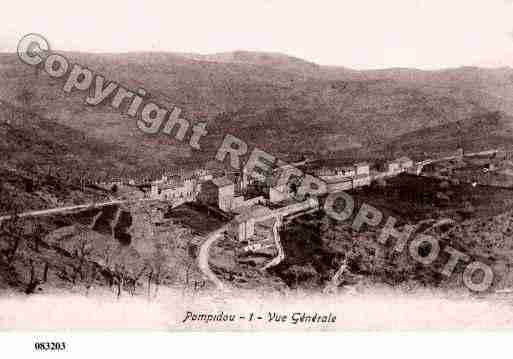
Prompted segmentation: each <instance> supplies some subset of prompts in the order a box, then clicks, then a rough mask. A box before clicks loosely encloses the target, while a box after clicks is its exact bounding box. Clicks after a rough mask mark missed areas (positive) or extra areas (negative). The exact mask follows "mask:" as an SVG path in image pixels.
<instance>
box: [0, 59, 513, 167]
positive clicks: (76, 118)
mask: <svg viewBox="0 0 513 359" xmlns="http://www.w3.org/2000/svg"><path fill="white" fill-rule="evenodd" d="M67 55H68V56H69V57H70V58H72V59H73V60H74V61H76V62H78V63H80V64H83V65H86V66H88V67H89V68H90V69H93V70H95V71H97V72H98V73H101V74H103V75H104V76H105V77H106V78H107V79H109V80H114V81H118V82H120V83H122V84H123V85H124V86H126V87H128V88H130V89H134V90H135V89H137V88H139V87H143V88H145V89H146V90H147V91H148V92H149V94H150V98H151V99H153V100H156V101H158V102H159V103H161V104H162V105H166V106H168V107H172V106H174V105H176V106H179V107H181V108H182V109H184V112H183V114H184V115H185V116H186V117H187V118H193V119H196V120H201V121H207V122H208V127H207V130H208V131H209V134H208V135H207V136H206V137H205V138H204V139H203V140H202V141H203V145H204V146H203V151H201V152H196V151H192V150H191V149H190V148H189V147H188V146H187V145H186V144H183V143H179V142H177V141H176V140H174V139H172V138H169V137H167V136H165V135H158V136H154V137H150V136H147V135H144V134H142V133H141V132H140V131H138V130H137V129H136V126H135V123H134V121H133V120H132V119H130V118H127V117H125V116H122V115H121V114H120V113H119V112H118V111H115V110H113V109H112V108H110V106H97V107H90V106H85V105H84V104H83V99H84V96H85V95H84V94H82V93H79V92H74V93H73V94H72V95H71V96H69V95H67V94H65V93H64V92H63V91H62V85H63V83H62V81H56V80H54V79H50V78H49V76H47V75H46V74H44V73H41V74H39V75H37V74H35V72H34V69H33V68H30V67H28V66H26V65H23V64H21V63H20V61H19V60H18V59H17V58H16V56H15V55H10V54H3V55H0V68H1V69H2V71H1V72H0V80H1V81H2V84H3V86H1V88H0V98H1V99H4V100H6V101H9V102H11V103H16V104H17V105H19V106H20V105H22V104H21V103H20V102H19V100H18V97H19V93H20V92H21V91H23V89H24V88H30V90H31V91H32V92H33V94H34V96H33V99H32V101H31V103H30V104H28V105H27V106H29V109H30V111H32V112H35V113H37V114H40V115H42V116H43V117H46V118H54V119H55V120H56V121H58V122H59V123H62V124H65V125H66V126H69V127H72V128H75V129H78V130H80V131H83V132H84V133H87V134H88V135H90V136H92V137H94V138H97V139H100V140H101V141H103V142H105V143H115V144H117V145H121V146H124V147H127V148H131V149H133V150H134V152H135V153H136V157H137V158H139V159H140V158H144V159H147V161H146V163H151V165H152V166H153V165H157V164H158V166H162V167H176V166H189V165H193V164H197V163H198V161H200V162H206V161H208V160H211V159H213V156H214V154H215V151H216V149H217V146H218V145H219V144H220V143H221V141H222V138H223V137H224V135H225V134H226V133H231V134H233V135H236V136H239V137H241V138H243V139H245V140H246V141H248V142H249V144H250V146H258V147H260V148H262V149H264V150H267V151H269V152H270V153H272V154H274V155H276V156H279V157H287V156H288V155H293V154H298V153H300V154H305V153H307V154H310V155H314V156H325V155H326V154H328V153H335V154H336V153H338V152H343V151H347V150H348V149H352V150H353V151H360V150H361V151H364V152H365V151H366V150H367V149H368V148H369V147H374V146H377V145H380V144H383V143H386V142H389V141H391V140H393V139H394V138H396V137H398V136H401V135H404V134H406V133H410V132H413V131H417V130H421V129H424V128H431V127H437V126H443V125H446V124H449V123H453V122H457V121H464V120H466V119H469V118H474V117H476V116H481V115H485V114H487V113H489V112H493V111H504V112H505V113H507V114H513V101H512V100H513V98H512V96H511V94H512V93H513V81H511V79H513V70H512V69H509V68H503V69H493V70H488V69H479V68H459V69H450V70H441V71H420V70H414V69H388V70H380V71H355V70H350V69H347V68H343V67H333V66H319V65H316V64H312V63H310V62H307V61H303V60H301V59H297V58H294V57H290V56H287V55H283V54H274V53H257V52H247V51H237V52H233V53H223V54H214V55H195V54H173V53H128V54H100V55H99V54H86V53H68V54H67Z"/></svg>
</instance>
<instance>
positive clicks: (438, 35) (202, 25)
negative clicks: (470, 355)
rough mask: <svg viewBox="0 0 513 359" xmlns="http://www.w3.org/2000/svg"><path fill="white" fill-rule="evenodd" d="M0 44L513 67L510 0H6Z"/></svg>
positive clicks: (0, 47) (356, 64)
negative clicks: (30, 37) (37, 41)
mask: <svg viewBox="0 0 513 359" xmlns="http://www.w3.org/2000/svg"><path fill="white" fill-rule="evenodd" d="M0 23H1V24H2V32H1V33H0V51H3V52H14V51H15V49H16V45H17V42H18V41H19V39H20V38H21V37H23V35H25V34H27V33H31V32H34V33H38V34H41V35H43V36H45V37H46V38H47V39H48V41H49V42H50V45H51V47H52V49H53V50H66V51H89V52H130V51H166V52H167V51H169V52H194V53H202V54H209V53H217V52H226V51H234V50H250V51H269V52H280V53H285V54H288V55H292V56H296V57H300V58H303V59H305V60H308V61H312V62H315V63H318V64H320V65H338V66H345V67H350V68H354V69H377V68H389V67H415V68H421V69H439V68H449V67H458V66H483V67H501V66H512V67H513V0H386V1H385V0H333V1H327V0H315V1H304V0H245V1H243V0H204V1H198V0H180V1H176V0H166V1H150V0H145V1H140V0H139V1H132V0H87V1H83V2H81V4H79V3H78V2H76V3H72V2H70V1H51V0H47V1H41V0H39V1H32V0H30V1H28V0H25V1H5V2H4V3H3V4H2V11H1V12H0Z"/></svg>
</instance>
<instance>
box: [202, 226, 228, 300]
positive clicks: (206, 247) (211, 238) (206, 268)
mask: <svg viewBox="0 0 513 359" xmlns="http://www.w3.org/2000/svg"><path fill="white" fill-rule="evenodd" d="M226 228H227V225H224V226H222V227H221V228H219V229H218V230H216V231H214V232H212V233H210V234H209V235H208V238H207V240H206V241H205V242H203V244H202V245H201V247H200V251H199V255H198V266H199V268H200V269H201V271H202V272H203V274H205V276H206V277H207V278H208V279H209V280H210V281H212V282H213V283H214V284H215V286H216V287H217V289H220V290H227V288H226V286H225V285H224V284H223V282H221V280H220V279H219V278H218V277H217V276H216V275H215V273H214V272H213V271H212V269H210V265H209V264H208V258H209V251H210V246H212V244H213V243H214V242H215V241H217V240H218V239H219V238H220V237H221V236H222V234H223V232H224V231H225V230H226Z"/></svg>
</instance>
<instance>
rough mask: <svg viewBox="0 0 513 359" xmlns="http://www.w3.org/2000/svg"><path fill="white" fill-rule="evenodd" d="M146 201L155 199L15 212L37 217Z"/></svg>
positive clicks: (23, 215) (4, 217)
mask: <svg viewBox="0 0 513 359" xmlns="http://www.w3.org/2000/svg"><path fill="white" fill-rule="evenodd" d="M148 201H155V200H154V199H151V198H144V199H138V200H113V201H109V202H102V203H88V204H79V205H76V206H69V207H59V208H51V209H42V210H37V211H29V212H24V213H19V214H17V216H18V217H38V216H45V215H50V214H56V213H62V212H68V211H74V210H77V209H88V208H98V207H104V206H108V205H111V204H123V203H134V202H148ZM11 218H12V216H10V215H7V216H1V217H0V222H2V221H4V220H7V219H11Z"/></svg>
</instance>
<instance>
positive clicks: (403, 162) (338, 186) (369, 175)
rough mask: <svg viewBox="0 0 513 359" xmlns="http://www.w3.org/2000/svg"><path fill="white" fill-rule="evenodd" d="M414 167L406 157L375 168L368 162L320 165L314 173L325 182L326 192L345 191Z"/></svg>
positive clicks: (409, 170)
mask: <svg viewBox="0 0 513 359" xmlns="http://www.w3.org/2000/svg"><path fill="white" fill-rule="evenodd" d="M414 167H415V164H414V162H413V160H411V159H410V158H408V157H400V158H398V159H395V160H392V161H387V162H384V163H382V164H380V165H378V167H377V168H376V169H371V166H370V164H369V163H368V162H359V163H355V164H354V165H352V166H342V167H329V168H328V167H321V168H318V169H316V170H315V171H314V174H315V175H316V176H317V177H319V178H320V179H322V180H323V181H325V182H326V184H327V185H328V192H336V191H347V190H351V189H354V188H359V187H364V186H368V185H370V184H371V182H372V181H375V180H377V179H380V178H386V177H393V176H397V175H399V174H400V173H403V172H412V171H413V169H414Z"/></svg>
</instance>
